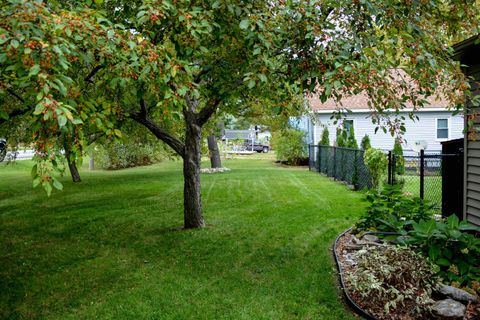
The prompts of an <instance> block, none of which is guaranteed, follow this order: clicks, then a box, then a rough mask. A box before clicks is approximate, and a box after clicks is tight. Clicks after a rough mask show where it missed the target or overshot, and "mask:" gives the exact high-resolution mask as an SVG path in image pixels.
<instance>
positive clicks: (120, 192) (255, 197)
mask: <svg viewBox="0 0 480 320" xmlns="http://www.w3.org/2000/svg"><path fill="white" fill-rule="evenodd" d="M261 158H262V159H257V160H253V159H252V158H240V159H235V160H229V161H227V162H226V164H225V165H226V166H227V167H229V168H231V169H232V171H231V172H229V173H223V174H213V175H203V176H202V190H203V205H204V212H205V218H206V222H207V228H205V229H203V230H194V231H184V230H181V228H179V227H180V226H181V225H182V222H183V220H182V203H183V202H182V201H183V200H182V188H183V187H182V177H181V163H180V162H175V161H170V162H165V163H161V164H159V165H154V166H149V167H142V168H135V169H128V170H122V171H117V172H105V171H93V172H89V171H87V170H85V169H83V171H82V172H81V174H82V178H83V182H82V183H80V184H76V185H73V184H72V183H71V182H69V180H68V179H67V178H64V179H63V182H64V185H65V190H64V191H63V192H56V193H54V194H53V195H52V196H51V197H50V198H47V197H46V196H45V193H44V192H43V191H42V190H40V189H32V188H31V178H30V173H29V172H30V168H31V163H29V162H28V161H27V162H24V161H22V162H18V163H17V164H16V165H13V166H11V165H9V166H6V165H3V164H2V165H0V234H1V236H0V265H1V268H0V318H2V319H33V318H42V319H94V318H97V319H295V318H297V319H353V316H352V315H351V313H350V312H349V311H348V310H347V309H346V308H345V307H344V305H343V304H342V303H341V299H340V298H339V294H340V293H339V291H338V289H337V285H336V273H335V270H334V263H333V260H332V253H331V245H332V243H333V241H334V239H335V237H336V236H337V235H338V234H339V232H340V231H342V230H344V229H345V228H347V227H349V226H351V225H352V224H353V222H354V221H355V219H356V218H357V217H358V215H359V214H360V213H361V211H362V210H363V208H364V204H363V202H362V201H361V198H362V195H361V194H360V193H355V192H351V191H349V190H348V189H347V188H346V187H345V186H343V185H341V184H338V183H335V182H332V181H331V180H329V179H328V178H325V177H322V176H320V175H318V174H316V173H311V172H308V171H307V170H306V169H303V168H286V167H281V166H278V165H275V164H273V162H272V161H271V160H270V159H269V156H268V155H261Z"/></svg>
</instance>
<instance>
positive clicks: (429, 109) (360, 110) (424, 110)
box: [312, 108, 455, 115]
mask: <svg viewBox="0 0 480 320" xmlns="http://www.w3.org/2000/svg"><path fill="white" fill-rule="evenodd" d="M347 109H348V108H347ZM342 110H344V109H342ZM335 111H340V110H337V109H329V110H312V112H313V113H318V114H331V113H333V112H335ZM385 111H386V112H393V111H394V110H385ZM412 111H414V110H413V109H412V108H406V109H402V110H400V112H412ZM439 111H442V112H450V113H453V112H454V111H455V110H448V109H447V108H421V109H418V110H415V111H414V112H439ZM365 112H368V113H370V112H373V110H372V109H350V112H347V115H348V114H349V113H365Z"/></svg>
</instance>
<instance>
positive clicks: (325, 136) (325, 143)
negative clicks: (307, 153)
mask: <svg viewBox="0 0 480 320" xmlns="http://www.w3.org/2000/svg"><path fill="white" fill-rule="evenodd" d="M329 136H330V133H329V132H328V127H325V128H324V129H323V132H322V139H321V140H320V142H319V143H318V145H320V146H329V145H330V137H329Z"/></svg>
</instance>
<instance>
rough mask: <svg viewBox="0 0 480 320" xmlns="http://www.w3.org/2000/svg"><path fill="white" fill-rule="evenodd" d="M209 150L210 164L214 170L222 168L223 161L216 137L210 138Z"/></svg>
mask: <svg viewBox="0 0 480 320" xmlns="http://www.w3.org/2000/svg"><path fill="white" fill-rule="evenodd" d="M207 142H208V150H209V151H210V163H211V166H212V168H221V167H222V161H221V160H220V151H219V150H218V144H217V138H216V137H215V136H208V138H207Z"/></svg>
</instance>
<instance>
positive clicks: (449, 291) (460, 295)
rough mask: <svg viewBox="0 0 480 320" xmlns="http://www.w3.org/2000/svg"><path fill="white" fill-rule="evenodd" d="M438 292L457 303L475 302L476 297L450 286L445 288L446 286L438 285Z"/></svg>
mask: <svg viewBox="0 0 480 320" xmlns="http://www.w3.org/2000/svg"><path fill="white" fill-rule="evenodd" d="M438 292H440V293H441V294H443V295H445V296H447V297H449V298H452V299H455V300H457V301H462V302H475V301H477V297H476V296H474V295H473V294H470V293H468V292H467V291H465V290H462V289H458V288H455V287H452V286H447V285H444V284H442V285H440V288H439V289H438Z"/></svg>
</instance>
